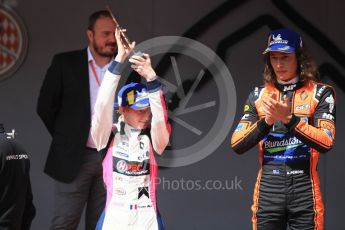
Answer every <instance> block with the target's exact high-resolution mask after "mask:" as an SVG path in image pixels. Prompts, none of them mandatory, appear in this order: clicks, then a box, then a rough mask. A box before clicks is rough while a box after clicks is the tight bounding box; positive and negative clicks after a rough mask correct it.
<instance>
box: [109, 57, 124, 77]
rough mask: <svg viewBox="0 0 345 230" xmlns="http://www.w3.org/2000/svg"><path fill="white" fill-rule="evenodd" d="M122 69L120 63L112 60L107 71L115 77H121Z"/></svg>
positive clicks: (122, 66)
mask: <svg viewBox="0 0 345 230" xmlns="http://www.w3.org/2000/svg"><path fill="white" fill-rule="evenodd" d="M123 68H124V64H123V63H120V62H117V61H115V60H113V61H112V62H111V64H110V66H109V68H108V70H109V71H110V72H111V73H113V74H115V75H121V73H122V71H123Z"/></svg>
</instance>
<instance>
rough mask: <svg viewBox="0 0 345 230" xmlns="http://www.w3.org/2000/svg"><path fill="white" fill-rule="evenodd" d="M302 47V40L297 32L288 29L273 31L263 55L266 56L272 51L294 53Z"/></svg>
mask: <svg viewBox="0 0 345 230" xmlns="http://www.w3.org/2000/svg"><path fill="white" fill-rule="evenodd" d="M301 47H302V38H301V36H300V35H299V34H298V33H296V32H295V31H292V30H290V29H287V28H284V29H279V30H273V31H271V33H270V35H269V37H268V46H267V48H266V49H265V51H264V52H263V54H266V53H268V52H270V51H279V52H283V53H292V52H295V51H296V50H297V49H298V48H301Z"/></svg>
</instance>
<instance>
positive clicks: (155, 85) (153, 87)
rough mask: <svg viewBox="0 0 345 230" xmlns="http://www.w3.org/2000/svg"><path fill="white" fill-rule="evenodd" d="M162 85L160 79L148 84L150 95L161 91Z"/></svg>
mask: <svg viewBox="0 0 345 230" xmlns="http://www.w3.org/2000/svg"><path fill="white" fill-rule="evenodd" d="M161 86H162V84H161V83H160V82H159V81H158V79H156V80H153V81H148V82H146V87H147V90H148V92H149V93H154V92H156V91H158V90H160V89H161Z"/></svg>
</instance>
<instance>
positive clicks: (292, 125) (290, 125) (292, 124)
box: [285, 114, 301, 131]
mask: <svg viewBox="0 0 345 230" xmlns="http://www.w3.org/2000/svg"><path fill="white" fill-rule="evenodd" d="M300 120H301V118H299V117H297V116H295V114H292V116H291V119H290V121H289V122H288V123H287V124H285V127H286V128H287V129H288V130H289V131H292V130H293V129H294V128H295V127H296V126H297V124H298V123H299V121H300Z"/></svg>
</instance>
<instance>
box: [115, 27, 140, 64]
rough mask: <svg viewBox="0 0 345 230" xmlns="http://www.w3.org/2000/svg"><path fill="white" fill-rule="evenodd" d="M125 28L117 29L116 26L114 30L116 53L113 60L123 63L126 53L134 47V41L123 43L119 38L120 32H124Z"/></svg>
mask: <svg viewBox="0 0 345 230" xmlns="http://www.w3.org/2000/svg"><path fill="white" fill-rule="evenodd" d="M125 31H126V30H125V29H119V28H118V27H117V28H116V30H115V38H116V43H117V55H116V57H115V61H117V62H120V63H123V62H124V61H125V60H126V59H127V57H128V55H129V54H130V53H131V52H132V51H133V49H134V47H135V42H132V43H131V44H123V42H124V41H123V40H122V39H121V32H125Z"/></svg>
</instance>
